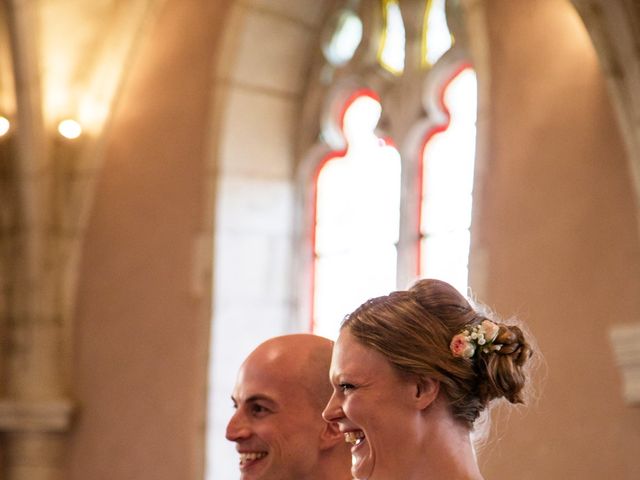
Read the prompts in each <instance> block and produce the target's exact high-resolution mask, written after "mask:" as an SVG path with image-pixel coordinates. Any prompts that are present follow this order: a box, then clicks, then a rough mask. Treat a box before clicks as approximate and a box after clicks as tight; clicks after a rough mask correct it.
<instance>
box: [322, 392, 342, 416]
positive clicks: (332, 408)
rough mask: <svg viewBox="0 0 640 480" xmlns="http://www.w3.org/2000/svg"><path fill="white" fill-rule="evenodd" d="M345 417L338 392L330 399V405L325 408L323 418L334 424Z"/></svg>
mask: <svg viewBox="0 0 640 480" xmlns="http://www.w3.org/2000/svg"><path fill="white" fill-rule="evenodd" d="M343 417H344V412H343V411H342V406H341V405H340V402H339V400H338V399H337V398H336V392H333V394H332V395H331V398H330V399H329V403H327V406H326V407H324V411H323V412H322V418H324V420H325V421H326V422H329V423H333V422H337V421H338V420H340V419H342V418H343Z"/></svg>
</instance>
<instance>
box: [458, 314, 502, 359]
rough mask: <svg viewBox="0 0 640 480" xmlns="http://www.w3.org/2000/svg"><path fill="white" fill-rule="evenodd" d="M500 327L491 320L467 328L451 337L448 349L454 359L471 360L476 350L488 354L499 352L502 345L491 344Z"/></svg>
mask: <svg viewBox="0 0 640 480" xmlns="http://www.w3.org/2000/svg"><path fill="white" fill-rule="evenodd" d="M499 331H500V327H499V326H498V325H497V324H496V323H494V322H492V321H491V320H484V321H483V322H482V323H481V324H479V325H473V326H468V327H466V328H465V329H464V330H462V331H461V332H460V333H458V334H456V335H454V336H453V338H452V339H451V344H450V345H449V349H450V350H451V353H452V354H453V356H454V357H460V358H471V357H473V356H474V355H475V353H476V351H477V350H480V351H481V352H483V353H489V352H493V351H496V350H500V349H501V348H502V345H500V344H494V343H493V342H494V341H495V339H496V338H497V337H498V332H499Z"/></svg>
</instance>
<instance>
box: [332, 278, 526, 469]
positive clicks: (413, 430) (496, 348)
mask: <svg viewBox="0 0 640 480" xmlns="http://www.w3.org/2000/svg"><path fill="white" fill-rule="evenodd" d="M530 356H531V348H530V347H529V344H528V343H527V341H526V340H525V338H524V335H523V333H522V331H521V330H520V329H519V328H518V327H516V326H511V325H506V324H503V323H499V322H497V321H494V320H492V319H490V318H487V317H485V316H484V315H483V314H481V313H480V312H478V311H476V309H474V308H473V307H472V306H471V305H470V303H469V302H468V301H467V300H466V299H465V298H464V297H463V296H462V295H461V294H460V293H458V291H457V290H455V289H454V288H453V287H452V286H450V285H449V284H447V283H445V282H442V281H439V280H420V281H418V282H417V283H416V284H415V285H414V286H413V287H412V288H410V289H409V290H406V291H398V292H393V293H391V294H390V295H387V296H383V297H378V298H374V299H371V300H369V301H367V302H365V303H364V304H362V305H361V306H360V307H358V308H357V309H356V310H355V311H354V312H353V313H351V314H350V315H348V316H347V317H346V318H345V320H344V322H343V324H342V326H341V330H340V336H339V337H338V340H337V341H336V344H335V346H334V351H333V358H332V362H331V373H330V374H331V381H332V384H333V388H334V391H333V395H332V397H331V399H330V401H329V403H328V404H327V406H326V408H325V410H324V412H323V417H324V419H325V420H326V421H327V422H337V423H338V424H339V426H340V430H341V431H342V432H343V433H344V436H345V440H346V441H347V442H349V443H351V444H352V447H351V453H352V461H353V464H352V468H351V473H352V475H353V476H354V478H355V479H357V480H365V479H366V480H424V479H426V478H429V479H430V480H482V478H483V477H482V474H481V473H480V470H479V468H478V464H477V462H476V458H475V454H474V450H473V445H472V442H471V440H470V435H469V434H470V432H471V431H472V429H473V426H474V422H475V420H476V419H477V418H478V416H479V415H480V413H481V412H482V411H483V410H484V409H485V408H487V406H488V405H489V403H490V402H491V401H492V400H494V399H499V398H505V399H506V400H508V401H509V402H511V403H522V402H523V388H524V386H525V383H526V380H527V375H526V368H525V364H526V362H527V360H528V359H529V358H530Z"/></svg>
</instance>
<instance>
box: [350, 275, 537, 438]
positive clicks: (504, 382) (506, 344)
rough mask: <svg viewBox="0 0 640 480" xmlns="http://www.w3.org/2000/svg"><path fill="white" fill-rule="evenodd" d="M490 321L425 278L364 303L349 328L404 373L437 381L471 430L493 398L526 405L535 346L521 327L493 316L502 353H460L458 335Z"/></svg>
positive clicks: (438, 282)
mask: <svg viewBox="0 0 640 480" xmlns="http://www.w3.org/2000/svg"><path fill="white" fill-rule="evenodd" d="M486 319H487V316H485V314H483V313H481V312H480V311H479V309H476V308H474V307H472V306H471V304H470V303H469V301H468V300H467V299H466V298H465V297H464V296H462V295H461V294H460V293H459V292H458V291H457V290H456V289H455V288H453V287H452V286H451V285H449V284H448V283H446V282H443V281H441V280H433V279H425V280H419V281H418V282H416V283H415V284H414V285H413V286H412V287H411V288H410V289H409V290H402V291H397V292H392V293H391V294H389V295H386V296H383V297H377V298H373V299H371V300H368V301H367V302H365V303H363V304H362V305H361V306H360V307H358V308H357V309H356V310H355V311H353V312H352V313H351V314H349V315H347V316H346V317H345V319H344V321H343V323H342V326H341V329H344V328H347V329H348V331H349V333H351V334H352V335H353V336H354V337H355V338H356V339H358V340H359V341H360V342H361V343H363V344H364V345H366V346H368V347H371V348H373V349H375V350H377V351H378V352H380V353H382V354H383V355H384V356H385V357H386V358H387V359H388V360H389V362H390V363H391V364H392V365H393V366H394V367H395V368H396V369H397V370H398V371H399V372H401V373H402V374H404V375H408V376H413V377H417V378H433V379H435V380H438V381H439V382H440V384H441V388H442V389H443V390H444V393H445V394H446V396H447V398H448V400H449V406H450V409H451V412H452V414H453V415H454V417H456V418H458V419H460V420H462V421H464V422H466V424H467V425H468V426H469V428H471V427H472V426H473V423H474V422H475V420H476V419H477V418H478V416H479V415H480V413H481V412H482V411H483V410H484V409H485V408H486V407H487V405H488V404H489V402H491V401H492V400H494V399H497V398H505V399H507V400H508V401H509V402H511V403H523V401H524V399H523V394H522V393H523V388H524V386H525V383H526V381H527V371H526V368H525V364H526V362H527V360H528V359H529V357H530V356H531V347H530V346H529V343H528V342H527V340H526V339H525V335H524V334H523V332H522V330H521V329H520V328H519V327H517V326H514V325H506V324H504V323H500V322H498V321H496V320H495V319H490V320H492V321H493V322H495V323H497V324H498V325H499V327H500V330H499V333H498V338H497V339H496V342H499V343H501V344H503V347H502V348H501V349H500V350H499V351H492V352H490V353H487V354H478V355H475V356H474V357H473V358H460V357H455V356H454V355H453V354H452V353H451V350H450V348H449V345H450V342H451V339H452V337H453V336H454V335H456V334H457V333H459V332H460V331H462V330H463V329H464V328H466V327H469V326H473V325H479V324H480V323H482V322H483V321H484V320H486Z"/></svg>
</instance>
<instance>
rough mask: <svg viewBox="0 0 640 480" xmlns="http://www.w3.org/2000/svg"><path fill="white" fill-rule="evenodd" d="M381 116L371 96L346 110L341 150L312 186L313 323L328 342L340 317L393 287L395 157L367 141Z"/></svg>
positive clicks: (379, 142)
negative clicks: (313, 202)
mask: <svg viewBox="0 0 640 480" xmlns="http://www.w3.org/2000/svg"><path fill="white" fill-rule="evenodd" d="M380 112H381V106H380V103H379V101H378V100H377V98H376V96H375V94H373V93H372V92H361V93H360V94H358V95H357V96H356V97H355V99H354V100H353V101H350V102H349V104H348V106H347V108H346V110H345V114H344V120H343V132H344V136H345V138H346V140H347V145H348V146H347V150H346V152H344V153H343V154H335V155H333V156H330V157H329V158H328V159H327V160H326V161H325V162H324V163H323V164H322V167H321V169H320V171H319V174H318V179H317V183H316V185H317V187H316V188H317V190H316V224H315V237H314V238H315V263H314V292H315V293H314V318H313V323H314V331H315V332H316V333H317V334H320V335H324V336H327V337H330V338H335V337H336V336H337V333H338V328H339V324H340V321H341V320H342V318H343V317H344V315H345V314H346V313H348V312H350V311H352V310H353V309H354V308H355V307H357V306H358V305H359V304H360V303H362V302H363V301H364V300H366V299H367V298H370V297H373V296H378V295H383V294H386V293H388V292H389V291H390V290H392V289H393V288H394V286H395V280H396V262H397V252H396V243H397V241H398V231H399V214H400V154H399V153H398V151H397V150H396V149H395V148H394V147H393V146H391V145H389V144H388V143H387V142H386V141H385V140H384V139H382V138H380V137H378V136H376V134H375V133H374V129H375V127H376V124H377V122H378V119H379V118H380Z"/></svg>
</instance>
